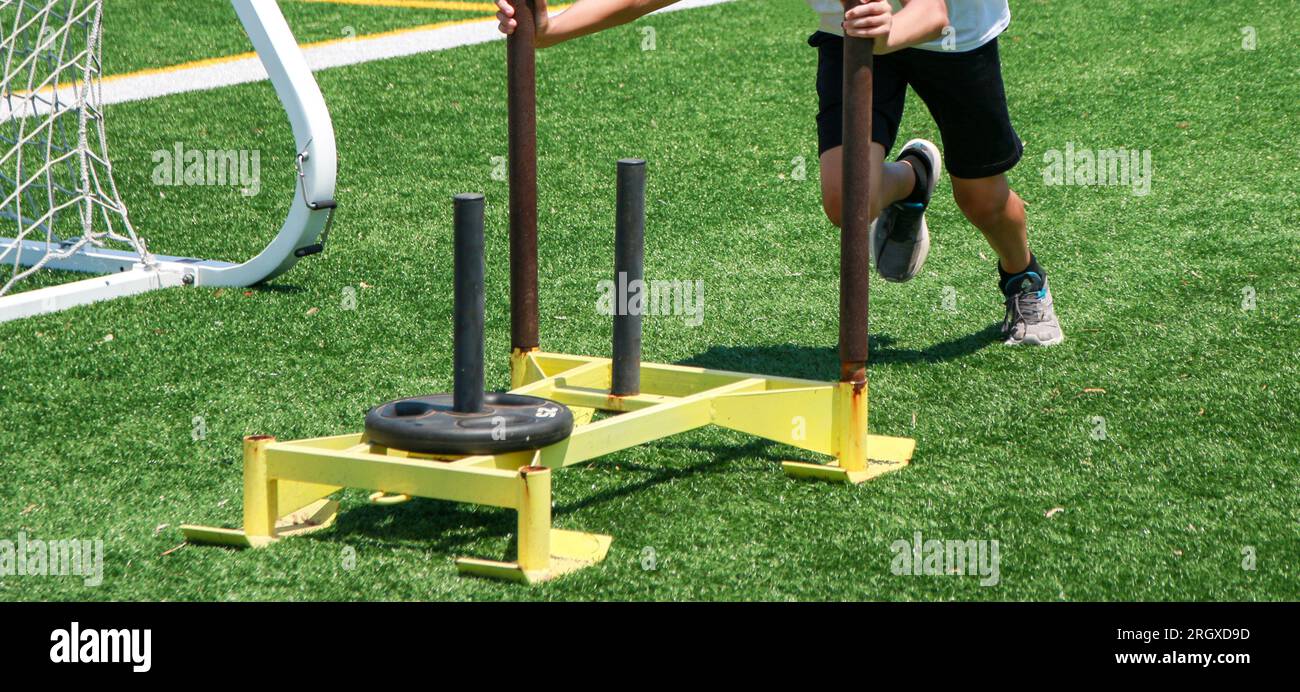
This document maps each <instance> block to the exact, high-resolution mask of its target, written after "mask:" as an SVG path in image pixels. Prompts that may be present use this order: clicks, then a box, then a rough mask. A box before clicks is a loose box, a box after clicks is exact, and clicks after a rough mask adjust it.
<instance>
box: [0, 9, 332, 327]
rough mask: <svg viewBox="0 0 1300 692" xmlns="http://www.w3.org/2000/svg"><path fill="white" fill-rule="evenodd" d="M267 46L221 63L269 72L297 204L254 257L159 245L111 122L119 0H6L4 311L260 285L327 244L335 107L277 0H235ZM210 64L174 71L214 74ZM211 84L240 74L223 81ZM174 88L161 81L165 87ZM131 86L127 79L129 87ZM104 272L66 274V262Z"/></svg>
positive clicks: (0, 256)
mask: <svg viewBox="0 0 1300 692" xmlns="http://www.w3.org/2000/svg"><path fill="white" fill-rule="evenodd" d="M230 3H231V5H232V6H233V7H234V10H235V14H236V15H237V16H238V17H239V21H240V22H241V23H242V24H243V27H244V31H245V32H246V33H247V34H248V37H249V40H250V41H251V42H252V44H253V48H254V50H256V52H257V57H255V58H253V57H249V58H238V59H234V60H231V61H230V62H228V63H226V64H223V65H222V68H221V69H222V74H223V75H225V76H226V77H227V78H228V77H229V74H227V73H230V74H235V75H242V77H241V79H242V80H243V82H257V81H261V80H265V79H268V78H269V79H270V81H271V84H272V86H273V87H274V88H275V91H276V94H277V95H278V96H279V98H280V103H281V105H283V106H284V109H285V115H286V116H287V117H288V120H289V125H290V127H291V128H292V130H293V138H294V144H295V145H296V148H295V149H294V151H292V152H284V153H285V155H286V156H285V158H286V159H287V158H288V155H289V154H293V161H294V165H295V168H296V170H295V173H296V175H295V185H294V186H293V191H292V194H293V198H294V201H293V204H291V205H290V208H289V212H288V214H287V216H286V217H285V220H284V223H283V225H282V226H281V227H280V231H279V233H277V234H276V235H275V236H274V237H273V238H272V239H271V241H270V242H269V243H268V244H267V245H266V247H265V248H264V249H263V250H262V251H261V252H259V253H258V254H257V255H255V256H253V257H251V258H248V259H246V260H244V261H242V262H226V261H221V260H214V259H200V258H194V257H186V256H173V255H162V254H155V253H151V252H149V250H148V249H147V248H146V246H145V243H144V241H143V240H142V239H141V237H140V235H139V234H138V233H137V232H136V229H135V228H134V227H133V226H132V223H131V220H130V217H129V216H128V214H127V209H126V205H125V204H123V203H122V196H121V195H120V194H119V193H118V188H117V184H116V183H115V182H114V180H113V166H112V163H111V162H110V159H109V154H108V140H107V137H106V136H105V132H104V111H103V106H104V105H105V103H107V102H108V101H113V99H105V96H107V95H109V94H106V93H105V92H104V91H103V88H104V87H103V84H102V83H101V80H100V77H101V75H102V73H103V61H102V54H103V46H104V30H103V19H104V12H105V11H106V9H107V11H109V12H111V11H112V10H113V5H111V4H110V3H108V2H107V0H0V322H4V321H7V320H11V319H18V318H23V317H29V316H32V315H37V314H41V313H47V312H53V311H56V310H62V309H64V308H68V307H72V306H75V305H83V304H86V303H91V302H95V301H99V300H106V299H110V298H118V297H122V296H127V295H133V294H138V293H143V292H145V291H152V290H155V289H159V288H167V287H171V286H199V285H208V286H251V285H254V284H258V283H261V282H263V281H268V280H270V279H272V278H274V277H276V276H279V275H280V274H282V273H284V272H286V271H288V270H289V269H290V268H291V267H292V266H294V264H295V263H296V262H298V261H299V260H300V259H302V258H304V257H310V256H312V255H315V254H317V253H319V252H321V250H322V249H323V248H324V243H325V238H326V236H327V235H328V232H329V226H330V222H331V220H332V219H333V213H334V209H335V204H334V190H335V182H336V180H335V178H336V173H337V161H338V157H337V151H336V148H335V139H334V127H333V123H332V122H331V120H330V115H329V109H328V108H327V107H326V105H325V99H324V97H323V96H322V95H321V93H320V88H319V86H318V85H317V84H316V80H315V77H314V75H313V74H312V71H311V68H310V66H309V65H308V63H307V60H306V58H305V57H304V55H303V53H302V51H301V50H300V49H299V47H298V42H297V41H296V40H295V39H294V37H293V32H292V31H291V30H290V28H289V25H288V23H287V22H286V21H285V19H284V15H283V14H282V13H281V12H280V8H279V5H278V4H277V3H276V2H275V0H230ZM204 69H210V68H204V67H202V66H198V67H192V68H188V70H186V69H181V70H176V71H174V74H173V73H170V72H169V73H168V74H169V76H168V77H158V76H156V75H150V74H149V73H142V74H140V75H135V76H124V77H123V78H121V79H120V80H116V81H115V82H114V85H115V86H123V84H121V83H119V82H125V83H126V84H125V86H128V87H133V88H134V87H136V86H139V84H137V83H136V82H132V80H133V79H134V80H137V81H138V80H141V79H143V80H150V79H162V78H168V79H176V80H187V79H189V80H193V81H194V82H196V83H202V82H204V81H205V80H206V81H214V77H213V75H211V74H207V73H204V72H203V70H204ZM215 81H217V82H218V83H217V84H214V85H213V88H215V87H216V86H221V85H222V84H226V85H228V84H231V83H242V82H238V81H236V82H229V81H226V82H224V83H222V82H220V80H219V79H217V80H215ZM170 89H171V87H169V86H167V85H163V87H162V88H161V89H159V86H158V85H157V84H150V85H149V88H148V89H145V90H144V91H149V90H153V92H154V93H172V90H170ZM124 91H128V92H129V90H124ZM46 270H57V271H76V272H89V273H94V274H98V275H100V276H97V277H94V278H90V279H83V280H80V281H64V280H63V276H64V275H62V274H58V273H55V272H54V271H46Z"/></svg>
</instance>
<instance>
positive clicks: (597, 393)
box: [545, 387, 676, 411]
mask: <svg viewBox="0 0 1300 692" xmlns="http://www.w3.org/2000/svg"><path fill="white" fill-rule="evenodd" d="M545 398H547V399H550V400H552V401H556V402H559V403H561V404H564V405H565V406H568V407H570V408H572V407H574V406H577V407H582V408H590V409H598V410H601V411H640V410H641V409H644V408H650V407H652V406H658V405H660V404H666V403H670V402H672V401H676V398H675V397H667V396H658V395H656V394H633V395H630V396H611V395H610V393H609V390H608V389H587V388H585V387H556V388H554V389H552V390H550V392H549V394H548V395H547V396H546V397H545Z"/></svg>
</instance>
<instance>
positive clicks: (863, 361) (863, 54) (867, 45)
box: [840, 0, 874, 383]
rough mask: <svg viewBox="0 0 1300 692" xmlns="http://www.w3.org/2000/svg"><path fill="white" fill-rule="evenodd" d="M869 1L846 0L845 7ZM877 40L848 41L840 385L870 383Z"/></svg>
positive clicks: (841, 274) (845, 78)
mask: <svg viewBox="0 0 1300 692" xmlns="http://www.w3.org/2000/svg"><path fill="white" fill-rule="evenodd" d="M863 2H864V0H846V2H845V3H844V6H845V8H846V9H847V8H852V7H855V6H857V5H860V4H862V3H863ZM872 47H873V41H871V40H870V39H861V38H853V37H850V36H846V37H845V38H844V165H843V175H844V180H843V191H842V194H843V196H842V199H843V204H844V206H843V212H842V216H841V218H842V219H843V221H842V228H841V232H840V381H841V382H862V383H865V382H866V379H867V320H868V310H869V305H870V300H869V291H870V273H871V247H870V237H869V234H870V231H871V173H872V171H871V89H872V69H873V66H874V61H873V57H872V52H871V51H872Z"/></svg>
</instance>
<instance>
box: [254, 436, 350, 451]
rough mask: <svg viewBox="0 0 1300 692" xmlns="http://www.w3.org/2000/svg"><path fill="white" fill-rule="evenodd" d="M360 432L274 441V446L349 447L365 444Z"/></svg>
mask: <svg viewBox="0 0 1300 692" xmlns="http://www.w3.org/2000/svg"><path fill="white" fill-rule="evenodd" d="M361 438H362V434H361V433H349V434H347V435H330V436H328V437H309V438H306V439H303V440H288V441H279V442H276V443H275V446H276V447H311V448H313V449H351V448H353V447H357V446H366V445H364V444H363V443H362V441H361Z"/></svg>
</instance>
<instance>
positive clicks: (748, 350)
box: [681, 322, 1002, 380]
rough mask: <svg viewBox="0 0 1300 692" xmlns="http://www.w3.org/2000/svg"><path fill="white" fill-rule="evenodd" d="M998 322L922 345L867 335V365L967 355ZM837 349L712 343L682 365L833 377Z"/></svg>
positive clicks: (995, 331) (991, 335) (996, 336)
mask: <svg viewBox="0 0 1300 692" xmlns="http://www.w3.org/2000/svg"><path fill="white" fill-rule="evenodd" d="M1001 336H1002V332H1001V329H1000V327H999V325H998V323H996V322H995V323H993V324H990V325H989V326H987V327H985V328H984V329H981V330H980V331H978V332H974V333H972V334H967V335H966V336H963V337H959V338H956V339H950V340H948V341H942V342H939V343H937V344H934V345H932V346H928V347H926V348H924V349H920V350H917V349H908V348H893V347H892V344H894V343H895V341H896V340H895V339H894V338H893V337H891V336H889V335H888V334H874V335H872V337H871V344H870V348H871V354H870V357H871V366H873V367H874V366H880V365H892V364H904V365H906V364H912V363H938V362H942V361H946V360H952V359H954V358H961V357H964V356H969V355H971V354H972V353H975V352H976V351H979V350H980V349H982V348H984V347H985V346H988V345H989V344H993V343H996V342H998V341H1000V340H1001ZM839 358H840V357H839V352H838V350H837V349H836V348H834V347H825V346H802V345H796V344H781V345H768V346H714V347H712V348H710V349H709V350H707V351H705V352H704V353H701V354H699V355H697V356H693V357H691V358H689V359H687V360H685V361H683V362H682V363H681V364H682V365H693V366H696V367H701V368H710V369H714V370H735V371H741V372H754V373H760V374H767V375H784V376H786V377H797V378H802V379H812V380H829V379H834V377H835V376H836V375H837V374H838V373H837V369H838V364H839Z"/></svg>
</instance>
